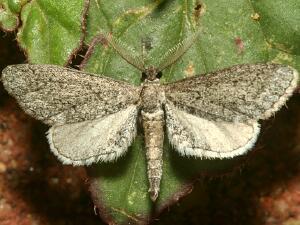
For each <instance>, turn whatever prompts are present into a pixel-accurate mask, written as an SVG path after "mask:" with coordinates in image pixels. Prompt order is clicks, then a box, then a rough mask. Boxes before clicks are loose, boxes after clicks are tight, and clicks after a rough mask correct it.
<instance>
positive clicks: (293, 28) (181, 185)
mask: <svg viewBox="0 0 300 225" xmlns="http://www.w3.org/2000/svg"><path fill="white" fill-rule="evenodd" d="M2 1H3V0H2ZM3 2H4V3H1V5H2V8H4V9H5V12H9V13H10V14H11V15H13V17H12V18H15V17H16V14H17V13H18V12H19V10H20V9H21V8H19V7H18V6H19V5H18V4H15V6H13V4H12V5H11V6H9V4H8V1H3ZM16 2H17V1H16ZM86 3H87V2H84V1H83V0H81V1H79V0H63V1H53V0H35V1H34V0H33V1H31V2H30V3H28V4H26V5H25V6H24V7H23V8H22V10H21V20H22V26H21V27H20V29H19V32H18V40H19V42H20V45H21V47H22V48H23V49H24V50H25V51H26V53H27V55H28V59H29V61H30V62H33V63H51V64H66V62H69V61H70V58H71V57H72V54H73V53H74V52H76V50H77V49H78V48H79V47H80V46H81V44H82V40H83V38H84V35H85V40H84V41H85V44H86V45H88V46H89V49H88V52H87V54H86V57H85V59H84V61H83V63H82V65H81V67H82V68H83V69H84V70H86V71H89V72H94V73H99V74H105V75H107V76H110V77H113V78H115V79H120V80H124V81H127V82H130V83H132V84H135V85H139V84H140V77H141V72H140V71H138V70H137V69H135V68H133V66H131V65H130V64H128V63H127V62H126V61H125V60H123V59H122V58H121V57H120V56H119V55H118V54H116V52H115V51H113V50H112V49H111V48H110V47H107V46H105V45H102V44H100V42H101V41H100V40H99V37H98V34H100V33H108V32H112V35H114V37H116V38H118V39H119V40H121V41H122V42H123V43H125V44H126V45H128V46H131V47H132V48H134V49H135V53H134V54H136V55H141V45H142V42H143V41H144V42H147V43H149V42H150V43H151V46H150V48H148V52H147V56H148V57H147V58H148V61H147V63H148V64H153V65H157V64H158V62H159V60H160V59H161V57H162V56H163V55H164V54H165V53H166V52H167V51H168V50H169V49H170V48H172V47H173V46H174V45H176V44H177V43H178V42H180V41H182V40H184V39H185V38H187V37H189V36H191V35H193V33H194V32H195V31H197V30H198V29H199V26H200V29H202V33H201V35H200V37H199V38H198V39H197V41H196V42H195V43H194V44H193V46H192V47H191V48H190V49H189V50H188V51H187V53H186V54H185V55H183V56H182V57H181V58H180V60H179V61H178V62H176V63H175V64H173V65H172V66H170V67H169V68H168V69H166V70H165V71H163V77H162V82H170V81H174V80H178V79H182V78H184V77H188V76H194V75H197V74H202V73H206V72H210V71H214V70H217V69H221V68H225V67H229V66H232V65H235V64H242V63H254V62H267V61H273V62H278V63H285V64H289V65H293V66H295V67H296V68H298V69H300V63H299V62H300V61H299V60H300V56H299V55H300V47H299V45H300V42H299V35H300V31H299V20H300V19H299V16H300V2H299V1H298V0H290V1H283V0H281V1H280V0H265V1H258V0H256V1H254V0H251V1H246V0H240V1H236V0H219V1H214V0H203V1H199V0H192V1H182V0H176V1H166V0H156V1H146V0H139V1H136V0H127V1H117V2H112V1H108V0H103V1H99V0H93V1H90V5H89V8H88V12H87V13H86V12H85V10H86V9H87V4H86ZM3 6H4V7H3ZM8 8H9V10H8ZM2 11H3V10H2ZM2 11H1V10H0V23H1V26H2V27H4V26H3V24H4V22H3V21H4V20H3V18H4V17H3V16H2V17H1V15H2V14H1V13H2ZM82 15H85V16H86V19H87V23H86V26H85V23H84V19H83V17H82ZM7 21H8V20H7ZM11 21H13V20H11ZM12 24H13V23H12ZM16 24H18V23H15V24H14V25H12V27H15V26H17V25H16ZM84 28H86V32H84ZM14 29H15V28H14ZM141 134H142V133H140V135H139V136H138V137H137V139H136V141H135V143H134V144H133V145H132V146H131V147H130V148H129V150H128V153H127V155H126V156H125V157H124V158H122V159H120V160H118V161H116V162H115V163H106V164H99V165H95V166H93V167H92V168H91V169H89V175H90V178H91V179H90V182H91V186H90V190H91V192H92V197H93V200H94V202H95V204H96V206H97V207H98V208H99V209H100V213H101V216H102V218H103V219H104V220H106V222H111V223H116V224H121V223H126V222H127V223H128V222H131V223H140V222H141V223H144V222H145V221H147V220H148V219H152V218H153V216H156V215H157V214H158V213H159V212H160V211H161V210H162V209H163V208H165V207H168V206H169V205H171V204H174V203H175V202H177V201H178V199H179V198H180V197H182V196H185V195H187V194H188V193H189V192H190V191H191V188H192V185H193V182H194V180H195V179H196V178H198V177H199V176H200V175H201V174H216V175H220V174H223V173H224V172H225V171H228V170H230V169H232V168H233V167H234V166H237V165H238V164H239V162H240V158H236V159H231V160H201V159H189V158H183V157H180V156H178V154H177V153H176V151H174V150H173V149H172V148H171V147H170V146H169V145H168V143H167V142H168V141H167V140H166V143H165V146H164V165H163V178H162V183H161V192H160V195H159V199H158V201H157V202H156V203H155V204H153V203H152V202H151V201H150V198H149V195H148V192H147V190H148V181H147V175H146V160H145V150H144V148H143V138H142V136H141Z"/></svg>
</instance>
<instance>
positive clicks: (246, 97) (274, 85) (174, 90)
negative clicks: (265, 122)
mask: <svg viewBox="0 0 300 225" xmlns="http://www.w3.org/2000/svg"><path fill="white" fill-rule="evenodd" d="M297 79H298V73H297V71H296V70H294V69H292V68H291V67H288V66H284V65H278V64H249V65H237V66H233V67H231V68H228V69H224V70H220V71H217V72H213V73H208V74H204V75H199V76H196V77H192V78H187V79H183V80H180V81H178V82H174V83H170V84H166V85H165V86H164V89H165V96H166V104H165V111H166V128H167V134H168V138H169V140H170V142H171V144H172V145H173V146H174V149H176V150H177V151H179V153H181V154H182V155H186V156H197V157H208V158H225V157H233V156H236V155H241V154H243V153H245V152H246V151H247V150H249V149H250V148H251V147H253V145H254V143H255V141H256V139H257V136H258V134H259V124H258V120H260V119H267V118H269V117H270V116H271V115H273V113H274V112H276V111H277V110H278V109H279V108H280V107H281V106H282V105H283V104H284V103H285V102H286V100H287V99H288V98H289V97H290V96H291V95H292V93H293V91H294V89H295V88H296V86H297Z"/></svg>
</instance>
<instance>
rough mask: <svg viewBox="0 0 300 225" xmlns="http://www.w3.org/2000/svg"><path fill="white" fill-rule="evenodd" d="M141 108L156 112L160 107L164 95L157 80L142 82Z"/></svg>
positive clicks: (148, 111)
mask: <svg viewBox="0 0 300 225" xmlns="http://www.w3.org/2000/svg"><path fill="white" fill-rule="evenodd" d="M141 100H142V104H141V107H142V110H143V111H144V112H147V113H153V112H156V111H157V110H158V109H162V104H164V101H165V96H164V92H163V91H162V89H161V86H160V85H159V83H158V82H146V83H144V84H143V89H142V93H141Z"/></svg>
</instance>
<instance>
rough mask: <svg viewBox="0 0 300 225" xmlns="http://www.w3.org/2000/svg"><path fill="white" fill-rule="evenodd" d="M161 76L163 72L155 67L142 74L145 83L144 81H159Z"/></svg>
mask: <svg viewBox="0 0 300 225" xmlns="http://www.w3.org/2000/svg"><path fill="white" fill-rule="evenodd" d="M161 76H162V73H161V71H159V70H158V69H157V68H156V67H154V66H149V67H148V68H146V69H145V70H144V71H143V73H142V81H144V80H148V81H155V80H159V79H160V78H161Z"/></svg>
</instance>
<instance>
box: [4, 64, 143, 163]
mask: <svg viewBox="0 0 300 225" xmlns="http://www.w3.org/2000/svg"><path fill="white" fill-rule="evenodd" d="M2 81H3V84H4V87H5V89H6V90H7V91H8V92H9V93H10V94H11V95H12V96H14V97H15V98H16V99H17V101H18V103H19V104H20V106H21V107H22V108H23V109H24V111H25V112H26V113H28V114H30V115H31V116H33V117H34V118H36V119H38V120H41V121H43V122H45V123H46V124H48V125H50V126H52V127H51V128H50V130H49V132H48V140H49V143H50V147H51V150H52V151H53V152H54V154H56V155H57V156H58V157H59V158H60V159H61V160H62V161H63V162H64V163H66V164H74V165H86V164H91V163H93V162H97V161H111V160H114V159H116V158H117V157H119V156H120V155H122V154H124V153H125V152H126V150H127V148H128V147H129V146H130V144H131V142H132V141H133V139H134V137H135V135H136V122H137V104H138V101H139V93H140V87H135V86H132V85H130V84H127V83H125V82H122V81H116V80H113V79H111V78H108V77H104V76H100V75H94V74H89V73H84V72H80V71H78V70H73V69H68V68H64V67H60V66H54V65H29V64H21V65H12V66H8V67H7V68H5V69H4V70H3V72H2ZM125 130H126V131H125ZM119 131H124V132H123V133H122V134H120V133H119Z"/></svg>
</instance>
